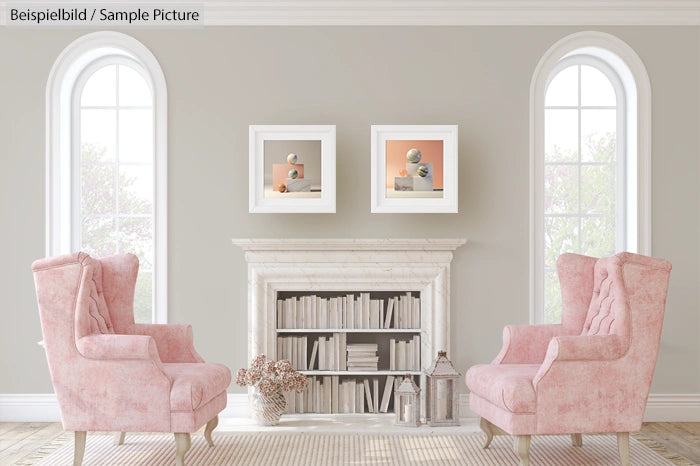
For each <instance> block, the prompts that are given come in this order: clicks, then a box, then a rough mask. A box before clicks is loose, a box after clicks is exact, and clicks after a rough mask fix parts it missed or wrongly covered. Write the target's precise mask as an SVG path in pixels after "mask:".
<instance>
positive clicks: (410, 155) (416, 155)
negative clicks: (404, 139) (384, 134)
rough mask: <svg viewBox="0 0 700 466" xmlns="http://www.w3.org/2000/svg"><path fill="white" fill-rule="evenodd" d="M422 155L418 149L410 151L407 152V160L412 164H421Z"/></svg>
mask: <svg viewBox="0 0 700 466" xmlns="http://www.w3.org/2000/svg"><path fill="white" fill-rule="evenodd" d="M421 155H422V154H421V153H420V151H419V150H418V149H410V150H409V151H408V152H406V160H408V161H409V162H410V163H418V162H420V158H421Z"/></svg>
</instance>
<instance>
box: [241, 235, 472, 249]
mask: <svg viewBox="0 0 700 466" xmlns="http://www.w3.org/2000/svg"><path fill="white" fill-rule="evenodd" d="M232 242H233V244H234V245H236V246H238V247H240V248H241V249H243V250H244V251H454V250H455V249H457V248H458V247H460V246H462V245H464V244H465V243H466V242H467V240H466V239H464V238H456V239H455V238H420V239H416V238H383V239H371V238H355V239H343V238H330V239H329V238H292V239H289V238H246V239H233V240H232Z"/></svg>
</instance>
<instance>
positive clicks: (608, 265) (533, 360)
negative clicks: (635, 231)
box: [466, 253, 671, 465]
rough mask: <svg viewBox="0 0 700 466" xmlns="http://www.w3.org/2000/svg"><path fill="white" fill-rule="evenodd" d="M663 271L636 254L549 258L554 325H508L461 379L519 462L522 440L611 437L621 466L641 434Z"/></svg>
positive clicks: (525, 458)
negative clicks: (492, 350) (633, 436)
mask: <svg viewBox="0 0 700 466" xmlns="http://www.w3.org/2000/svg"><path fill="white" fill-rule="evenodd" d="M670 271H671V264H670V263H669V262H667V261H665V260H661V259H655V258H651V257H646V256H642V255H638V254H631V253H620V254H617V255H615V256H612V257H607V258H603V259H595V258H593V257H587V256H581V255H578V254H563V255H562V256H560V257H559V259H558V261H557V272H558V274H559V281H560V283H561V293H562V322H561V324H557V325H509V326H507V327H505V329H504V330H503V347H502V349H501V352H500V353H499V354H498V356H496V358H495V359H494V360H493V361H492V362H491V364H481V365H476V366H473V367H471V368H470V369H469V370H468V371H467V374H466V382H467V386H468V387H469V390H470V395H469V406H470V408H471V409H472V411H474V412H476V413H477V414H478V415H479V416H481V428H482V430H483V431H484V432H485V433H486V444H485V445H484V448H487V447H488V446H489V444H490V443H491V440H492V438H493V435H494V434H504V433H505V434H510V435H514V436H516V438H515V450H516V453H518V455H519V457H520V464H521V465H527V464H528V463H529V445H530V436H531V435H534V434H572V442H573V444H574V446H581V445H582V439H581V434H584V433H605V432H610V433H612V432H615V433H617V441H618V450H619V454H620V462H621V463H622V464H623V465H629V462H630V459H629V433H630V432H634V431H638V430H639V429H640V428H641V424H642V417H643V415H644V409H645V407H646V401H647V397H648V395H649V388H650V385H651V379H652V375H653V373H654V366H655V364H656V357H657V353H658V348H659V340H660V338H661V324H662V320H663V314H664V308H665V303H666V293H667V289H668V279H669V274H670Z"/></svg>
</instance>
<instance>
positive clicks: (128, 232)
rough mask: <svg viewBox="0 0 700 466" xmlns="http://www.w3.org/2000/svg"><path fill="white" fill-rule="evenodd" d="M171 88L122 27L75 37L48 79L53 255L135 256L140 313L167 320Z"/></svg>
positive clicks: (137, 313)
mask: <svg viewBox="0 0 700 466" xmlns="http://www.w3.org/2000/svg"><path fill="white" fill-rule="evenodd" d="M166 111H167V110H166V89H165V79H164V77H163V74H162V71H161V69H160V67H159V66H158V63H157V61H156V59H155V57H153V55H152V54H151V53H150V52H149V51H148V49H146V48H145V47H144V46H143V45H142V44H140V43H139V42H137V41H136V40H134V39H133V38H131V37H129V36H126V35H124V34H119V33H113V32H98V33H94V34H88V35H87V36H83V37H82V38H80V39H78V40H76V41H75V42H73V43H72V44H70V45H69V46H68V47H67V48H66V49H65V50H64V51H63V53H62V54H61V56H60V57H59V58H58V60H57V61H56V63H55V65H54V68H53V69H52V71H51V75H50V77H49V82H48V85H47V139H48V140H47V166H48V168H49V169H48V176H47V184H48V186H47V226H48V227H47V253H48V255H56V254H61V253H65V252H69V251H75V250H83V251H85V252H88V253H90V254H94V255H95V256H98V257H99V256H105V255H109V254H114V253H119V252H131V253H134V254H136V255H137V256H138V258H139V263H140V267H139V276H138V279H137V284H136V294H135V299H134V304H135V306H134V311H135V317H136V320H137V321H139V322H165V321H166V320H167V311H166V305H167V303H166V300H167V290H166V284H167V280H166V277H165V273H166V271H167V264H166V260H167V258H166V251H167V245H166V243H165V242H166V238H167V236H166V231H167V230H166V217H165V214H166V193H167V190H166V186H165V183H166V133H165V131H166V125H165V123H166Z"/></svg>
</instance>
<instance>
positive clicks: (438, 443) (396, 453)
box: [35, 432, 673, 466]
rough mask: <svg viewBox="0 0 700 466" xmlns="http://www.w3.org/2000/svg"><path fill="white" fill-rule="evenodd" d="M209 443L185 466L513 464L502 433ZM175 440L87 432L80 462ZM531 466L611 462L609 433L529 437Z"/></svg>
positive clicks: (228, 437) (68, 452) (160, 460)
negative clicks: (120, 438) (577, 438)
mask: <svg viewBox="0 0 700 466" xmlns="http://www.w3.org/2000/svg"><path fill="white" fill-rule="evenodd" d="M213 439H214V442H215V444H216V446H215V447H214V448H209V447H208V446H207V444H206V442H205V440H204V439H203V438H202V436H201V435H193V436H192V448H191V449H190V450H189V451H188V452H187V454H186V455H185V463H186V464H187V465H188V466H204V465H206V466H211V465H246V466H252V465H265V466H274V465H285V466H286V465H290V466H314V465H318V466H321V465H323V466H325V465H382V466H385V465H429V466H432V465H475V466H489V465H497V466H502V465H503V466H505V465H518V464H519V461H518V457H517V456H516V455H515V453H514V452H513V448H512V440H511V439H510V438H509V437H495V438H494V441H493V442H492V443H491V446H490V447H489V449H488V450H483V449H482V448H481V446H482V443H483V439H484V437H483V436H482V435H480V434H466V435H459V434H436V433H431V434H372V435H368V434H356V433H348V434H339V433H333V434H319V433H309V432H300V433H268V432H245V433H235V432H220V433H216V432H215V433H214V435H213ZM630 446H631V459H632V464H633V465H635V466H642V465H644V466H661V465H671V464H673V463H670V462H668V461H667V460H665V459H664V458H662V457H661V456H659V455H658V454H656V453H655V452H654V451H652V450H650V449H649V448H647V447H645V446H644V445H642V444H641V443H640V442H638V441H637V440H635V439H632V438H631V439H630ZM72 459H73V442H72V441H69V442H67V443H66V444H64V445H63V446H61V447H59V448H58V449H56V450H54V451H53V452H52V453H50V454H48V456H46V457H44V458H43V459H41V460H39V462H37V463H35V464H37V465H42V466H46V465H67V464H71V463H72ZM174 459H175V442H174V440H173V437H172V435H160V434H127V437H126V443H125V444H124V445H121V446H116V445H114V437H113V436H108V435H100V434H92V435H91V434H88V437H87V446H86V449H85V460H84V461H83V465H84V466H93V465H99V466H103V465H111V466H116V465H149V466H155V465H168V466H170V465H172V464H173V463H174ZM530 464H532V465H533V466H565V465H572V466H573V465H575V466H580V465H586V466H609V465H618V464H620V463H619V459H618V453H617V443H616V438H615V436H614V435H584V437H583V447H582V448H577V447H573V446H571V440H570V437H569V436H539V437H533V438H532V443H531V445H530Z"/></svg>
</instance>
